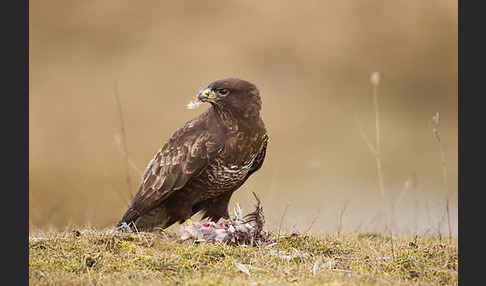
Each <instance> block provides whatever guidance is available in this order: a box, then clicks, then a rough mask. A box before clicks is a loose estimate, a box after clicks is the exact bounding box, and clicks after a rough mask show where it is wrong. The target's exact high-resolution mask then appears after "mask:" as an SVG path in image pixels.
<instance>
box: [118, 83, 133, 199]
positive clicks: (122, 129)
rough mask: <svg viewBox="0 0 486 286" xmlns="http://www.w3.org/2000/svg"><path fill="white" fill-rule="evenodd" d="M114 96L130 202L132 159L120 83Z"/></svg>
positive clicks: (119, 143) (131, 196)
mask: <svg viewBox="0 0 486 286" xmlns="http://www.w3.org/2000/svg"><path fill="white" fill-rule="evenodd" d="M113 94H114V96H115V101H116V105H117V107H118V118H119V119H120V140H117V143H118V145H119V146H120V145H121V148H122V150H123V152H122V153H123V155H124V157H125V160H126V182H127V186H128V189H127V192H128V196H129V200H131V199H132V198H133V194H132V192H131V188H132V184H131V180H130V167H129V166H130V159H129V158H128V150H127V144H126V142H127V136H126V132H125V122H124V120H123V111H122V107H121V104H120V98H119V95H118V81H115V85H114V93H113ZM115 138H116V137H115Z"/></svg>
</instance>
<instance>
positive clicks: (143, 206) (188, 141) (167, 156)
mask: <svg viewBox="0 0 486 286" xmlns="http://www.w3.org/2000/svg"><path fill="white" fill-rule="evenodd" d="M204 119H205V118H204V117H198V118H196V119H194V120H191V121H189V122H187V123H186V124H185V125H184V127H182V128H180V129H179V130H177V131H176V132H175V133H174V134H173V135H172V137H171V138H170V139H169V141H168V142H167V143H166V144H165V145H164V146H163V147H162V148H161V149H160V150H159V151H158V152H157V153H156V154H155V157H154V158H153V159H152V160H151V161H150V163H149V164H148V166H147V168H146V169H145V172H144V174H143V176H142V183H141V184H140V187H139V189H138V192H137V194H136V195H135V198H134V199H133V201H132V204H131V206H130V208H129V209H128V210H127V211H126V213H125V215H124V216H123V218H122V221H121V222H126V223H130V222H132V221H135V220H136V219H137V218H138V217H139V216H141V215H143V214H145V213H147V212H149V211H150V210H152V209H153V208H155V207H157V206H158V205H160V203H161V202H163V201H164V200H165V199H167V197H169V196H170V195H171V194H172V193H173V192H174V191H176V190H179V189H181V188H183V187H184V185H186V184H187V182H188V181H189V180H191V178H193V177H194V176H196V175H197V174H198V173H199V172H200V171H201V170H203V169H204V168H205V167H206V166H208V164H209V163H210V162H211V160H212V159H213V158H214V157H215V156H216V155H217V153H218V152H219V151H220V150H221V149H222V147H223V144H222V141H223V140H222V138H219V137H217V135H215V134H211V133H210V132H208V130H207V128H205V126H204V125H205V120H204Z"/></svg>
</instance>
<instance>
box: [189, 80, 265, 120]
mask: <svg viewBox="0 0 486 286" xmlns="http://www.w3.org/2000/svg"><path fill="white" fill-rule="evenodd" d="M198 99H199V100H200V101H202V102H209V103H210V104H212V105H213V106H215V107H216V108H220V109H223V110H228V111H232V112H233V113H239V114H241V115H242V116H243V117H250V116H255V115H259V112H260V109H261V104H262V101H261V99H260V92H259V91H258V89H257V87H256V86H255V85H254V84H252V83H251V82H248V81H245V80H241V79H237V78H224V79H220V80H217V81H214V82H212V83H211V84H209V85H208V87H207V88H205V89H202V90H201V91H200V92H199V94H198Z"/></svg>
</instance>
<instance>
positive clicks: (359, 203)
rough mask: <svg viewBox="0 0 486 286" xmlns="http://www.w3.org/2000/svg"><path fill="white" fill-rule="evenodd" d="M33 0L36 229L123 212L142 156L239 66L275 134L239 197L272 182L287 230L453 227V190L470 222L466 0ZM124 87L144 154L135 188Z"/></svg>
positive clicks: (271, 208)
mask: <svg viewBox="0 0 486 286" xmlns="http://www.w3.org/2000/svg"><path fill="white" fill-rule="evenodd" d="M29 4H30V12H29V14H30V21H29V29H30V36H29V40H30V41H29V42H30V43H29V44H30V47H29V49H30V58H29V68H30V77H29V79H30V82H29V88H30V98H29V109H30V110H29V124H30V128H29V163H30V165H29V186H30V190H29V222H30V228H31V229H32V228H46V227H54V228H63V227H65V226H66V225H68V224H90V225H93V226H96V227H110V226H112V225H113V224H115V223H117V222H118V220H119V219H120V218H121V216H122V215H123V213H124V211H125V210H126V208H127V206H128V203H129V200H130V193H132V194H134V193H135V192H136V189H137V187H138V184H139V183H140V173H139V172H138V171H137V170H136V168H138V169H139V170H144V169H145V166H146V164H147V163H148V162H149V161H150V160H151V159H152V157H153V155H154V154H155V152H156V151H157V150H158V149H159V148H160V147H161V146H162V145H163V144H164V143H165V141H166V140H167V139H168V138H169V136H170V135H171V134H172V133H173V132H174V131H175V130H176V129H177V128H179V127H180V126H182V125H183V124H184V123H185V122H186V121H187V120H189V119H192V118H193V117H195V116H197V115H198V114H200V113H202V112H203V111H204V110H205V109H207V108H208V107H209V106H208V105H202V106H200V107H199V108H198V109H195V110H188V109H186V107H185V105H186V104H187V103H188V102H189V101H190V100H191V99H192V98H193V97H194V95H195V94H196V93H197V92H198V91H199V89H200V88H203V87H206V86H207V85H208V84H209V83H210V82H212V81H214V80H216V79H219V78H222V77H239V78H242V79H246V80H249V81H251V82H253V83H255V84H256V85H257V86H258V87H259V89H260V92H261V95H262V100H263V110H262V116H263V119H264V121H265V124H266V127H267V130H268V133H269V136H270V143H269V146H268V150H267V157H266V161H265V163H264V165H263V167H262V169H261V170H260V171H259V172H257V173H256V174H255V175H253V176H252V177H251V178H250V179H249V180H248V181H247V182H246V184H245V185H244V186H243V187H242V188H241V189H239V190H238V191H237V192H236V193H235V194H234V195H233V197H232V200H231V203H230V207H231V208H232V207H233V206H234V205H235V203H236V202H238V203H240V205H241V207H242V209H243V212H244V213H246V212H249V211H252V210H253V204H254V199H253V197H252V195H251V192H252V191H254V192H256V193H257V194H259V195H260V197H261V199H262V202H263V207H264V211H265V215H266V220H267V228H268V229H270V230H278V229H281V230H285V231H311V232H334V231H346V232H347V231H355V230H360V231H382V230H384V227H385V225H386V224H388V225H391V227H392V228H393V229H394V231H395V232H399V233H408V234H415V233H434V234H435V233H441V234H442V235H447V233H448V228H449V227H448V220H447V212H446V203H445V202H446V199H447V198H449V201H450V204H449V217H450V224H451V229H452V232H453V234H457V220H458V217H457V189H458V188H457V185H458V152H457V150H458V117H457V107H458V106H457V102H458V91H457V89H458V74H457V69H458V56H457V53H458V49H457V46H458V44H457V34H458V17H457V1H452V0H446V1H444V0H442V1H439V0H431V1H420V0H410V1H376V0H373V1H351V0H343V1H306V2H305V4H302V2H297V1H296V2H290V1H289V2H288V3H282V2H281V1H253V0H245V1H228V0H224V1H223V0H221V1H160V0H147V1H139V2H137V1H128V0H117V1H114V0H104V1H102V0H90V1H64V0H48V1H40V0H31V1H29ZM375 71H377V72H380V74H381V81H380V85H379V87H378V98H379V104H380V120H381V139H382V140H381V145H382V146H381V148H382V153H383V154H382V161H383V173H384V183H385V196H382V195H381V194H380V191H379V189H378V184H377V171H376V162H375V158H374V156H373V154H372V153H371V152H370V150H369V148H368V146H367V145H366V143H365V141H364V140H363V137H362V135H361V134H360V130H359V128H358V126H359V125H358V123H359V124H361V126H362V129H363V131H364V133H366V134H367V136H368V137H369V138H370V140H371V141H373V142H374V138H375V133H374V132H375V113H374V106H373V89H372V85H371V84H370V74H371V73H372V72H375ZM116 93H117V94H118V99H119V101H120V105H121V108H122V112H123V121H124V125H125V135H126V146H127V150H128V156H129V158H130V160H131V161H132V162H133V164H134V165H135V166H136V168H133V167H129V178H130V188H129V187H128V185H127V162H126V160H125V158H124V154H123V152H122V149H123V148H121V147H122V146H121V144H120V138H122V134H121V132H120V128H121V120H120V116H119V113H118V112H119V111H118V105H117V101H116V97H115V94H116ZM436 112H439V113H440V128H439V130H440V136H441V144H442V147H443V148H444V154H445V158H446V170H447V185H444V183H443V169H442V166H441V153H440V145H439V144H438V142H437V141H436V139H435V138H434V135H433V133H432V127H433V125H432V123H431V121H432V116H434V115H435V114H436ZM122 142H123V141H122ZM392 207H393V215H391V213H392V212H391V211H390V210H391V209H392ZM386 210H388V214H389V216H388V217H389V218H393V220H392V223H390V222H388V223H387V222H386V219H385V218H386V217H387V216H386Z"/></svg>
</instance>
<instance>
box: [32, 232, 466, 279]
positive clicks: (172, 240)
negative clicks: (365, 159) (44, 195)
mask: <svg viewBox="0 0 486 286" xmlns="http://www.w3.org/2000/svg"><path fill="white" fill-rule="evenodd" d="M271 235H272V238H273V243H269V244H267V245H263V246H260V247H245V246H239V247H234V246H228V245H225V244H221V243H200V244H190V243H187V242H182V241H179V240H178V239H177V235H176V234H175V233H170V232H168V233H164V234H143V233H139V234H128V233H117V234H111V233H110V232H109V231H108V230H97V229H94V228H89V227H84V228H75V227H70V228H69V229H67V230H65V231H62V232H57V231H52V232H49V233H46V234H43V233H42V238H40V239H35V238H32V237H31V239H29V279H30V284H34V285H88V284H89V285H91V284H93V285H94V284H101V285H153V284H157V285H160V284H166V285H221V284H223V285H297V284H298V285H390V284H393V285H457V283H458V272H457V268H458V250H457V239H455V238H453V239H452V240H447V241H446V240H442V241H440V240H439V239H438V238H437V237H432V236H421V237H418V236H416V237H400V236H399V237H397V236H394V237H393V243H394V254H395V256H394V257H395V258H393V257H392V255H391V243H390V237H389V236H387V235H384V234H380V233H350V234H339V235H338V234H336V233H333V234H323V235H310V234H301V233H293V234H289V233H282V234H280V235H278V234H276V233H275V234H271ZM38 236H39V234H38V235H37V237H38ZM237 264H242V265H243V266H241V265H239V267H237V266H236V265H237ZM245 267H246V268H245ZM246 269H247V270H248V273H245V270H246Z"/></svg>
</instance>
